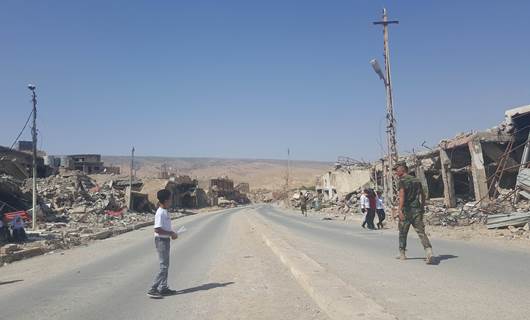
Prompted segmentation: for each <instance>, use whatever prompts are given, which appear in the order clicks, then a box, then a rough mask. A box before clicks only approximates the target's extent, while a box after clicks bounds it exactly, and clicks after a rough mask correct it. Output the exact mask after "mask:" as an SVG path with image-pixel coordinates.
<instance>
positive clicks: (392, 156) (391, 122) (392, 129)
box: [374, 9, 399, 206]
mask: <svg viewBox="0 0 530 320" xmlns="http://www.w3.org/2000/svg"><path fill="white" fill-rule="evenodd" d="M397 23H399V21H397V20H393V21H389V20H388V15H387V11H386V9H383V20H382V21H377V22H374V24H376V25H378V24H380V25H383V41H384V55H385V76H386V77H385V79H384V81H385V88H386V102H387V110H386V111H387V115H386V118H387V119H386V120H387V121H386V123H387V147H388V156H387V157H388V172H387V182H388V184H389V186H388V187H389V188H388V189H389V191H390V192H391V194H390V197H388V201H389V203H390V204H391V205H392V206H393V205H394V204H395V203H396V197H397V183H396V181H395V179H394V176H393V173H392V170H393V167H394V165H395V164H396V163H397V162H398V153H397V143H396V120H395V118H394V99H393V96H392V77H391V72H390V49H389V47H388V25H389V24H397Z"/></svg>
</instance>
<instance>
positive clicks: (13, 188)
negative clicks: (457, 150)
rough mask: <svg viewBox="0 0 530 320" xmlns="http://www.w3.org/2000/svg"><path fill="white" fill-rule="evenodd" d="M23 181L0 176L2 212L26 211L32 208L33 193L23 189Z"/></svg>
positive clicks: (3, 175)
mask: <svg viewBox="0 0 530 320" xmlns="http://www.w3.org/2000/svg"><path fill="white" fill-rule="evenodd" d="M22 184H23V181H21V180H17V179H15V178H14V177H12V176H9V175H6V174H1V175H0V212H2V213H3V212H9V211H13V210H14V211H18V210H25V209H28V208H29V207H30V206H31V193H30V192H24V191H23V190H22V189H21V186H22Z"/></svg>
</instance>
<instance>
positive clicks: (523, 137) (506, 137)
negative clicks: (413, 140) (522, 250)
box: [402, 106, 530, 208]
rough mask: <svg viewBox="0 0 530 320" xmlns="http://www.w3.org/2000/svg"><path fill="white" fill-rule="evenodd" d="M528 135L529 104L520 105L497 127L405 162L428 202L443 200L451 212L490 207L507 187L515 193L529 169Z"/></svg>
mask: <svg viewBox="0 0 530 320" xmlns="http://www.w3.org/2000/svg"><path fill="white" fill-rule="evenodd" d="M529 132H530V106H524V107H519V108H515V109H511V110H508V111H506V113H505V120H504V122H503V123H502V124H501V125H499V126H497V127H494V128H492V129H490V130H487V131H482V132H471V133H467V134H460V135H458V136H456V137H455V138H453V139H446V140H442V141H441V142H440V144H439V145H438V147H437V148H436V149H435V150H431V151H429V152H426V153H422V154H416V155H411V156H409V157H406V158H404V159H402V160H404V161H406V162H407V164H408V166H409V167H410V168H411V172H412V174H413V175H415V176H417V177H418V178H419V179H420V181H422V184H423V185H424V188H425V190H426V195H427V197H428V198H443V201H444V205H445V206H446V207H448V208H455V207H456V206H457V205H458V203H459V202H470V201H474V202H476V203H477V205H478V206H480V207H487V206H488V205H489V204H490V203H491V201H492V200H495V199H496V198H497V197H498V196H499V194H500V192H501V191H502V190H503V189H511V190H515V189H516V187H517V180H518V176H519V174H520V172H521V171H522V170H523V169H524V168H526V167H527V162H528V151H527V150H528V147H527V145H528V143H529V141H528V134H529ZM525 153H526V156H525V157H523V155H524V154H525ZM521 194H525V193H524V191H523V192H522V193H521ZM528 196H529V197H530V194H528Z"/></svg>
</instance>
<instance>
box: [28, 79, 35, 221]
mask: <svg viewBox="0 0 530 320" xmlns="http://www.w3.org/2000/svg"><path fill="white" fill-rule="evenodd" d="M36 88H37V87H36V86H34V85H32V84H29V85H28V89H29V90H31V102H33V127H32V128H31V136H32V140H33V146H32V147H33V148H32V149H33V206H32V207H33V208H32V214H31V228H32V229H33V230H36V229H37V94H36V93H35V89H36Z"/></svg>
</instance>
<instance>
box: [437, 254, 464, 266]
mask: <svg viewBox="0 0 530 320" xmlns="http://www.w3.org/2000/svg"><path fill="white" fill-rule="evenodd" d="M456 258H458V256H455V255H452V254H441V255H439V256H436V257H434V259H433V261H432V265H434V266H437V265H439V264H440V262H442V261H444V260H449V259H456Z"/></svg>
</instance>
